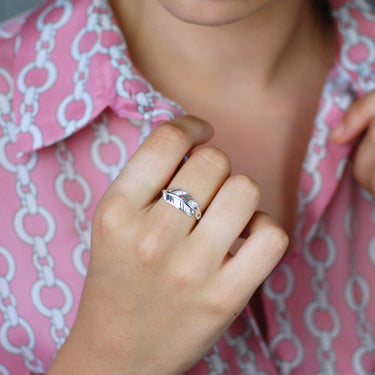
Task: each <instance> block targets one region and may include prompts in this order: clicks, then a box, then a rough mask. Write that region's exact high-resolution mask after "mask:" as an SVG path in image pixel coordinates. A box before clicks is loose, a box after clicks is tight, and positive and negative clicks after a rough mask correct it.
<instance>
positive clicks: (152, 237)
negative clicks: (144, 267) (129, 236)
mask: <svg viewBox="0 0 375 375" xmlns="http://www.w3.org/2000/svg"><path fill="white" fill-rule="evenodd" d="M163 252H164V250H163V245H162V239H161V238H160V233H158V232H155V231H150V232H146V233H142V235H141V236H140V237H139V239H138V241H137V254H138V257H139V259H140V261H141V262H142V263H150V262H154V261H155V260H156V259H158V258H160V256H161V254H162V253H163Z"/></svg>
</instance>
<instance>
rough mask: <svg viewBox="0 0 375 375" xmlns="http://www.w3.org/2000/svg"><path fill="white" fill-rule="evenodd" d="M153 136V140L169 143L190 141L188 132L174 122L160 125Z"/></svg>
mask: <svg viewBox="0 0 375 375" xmlns="http://www.w3.org/2000/svg"><path fill="white" fill-rule="evenodd" d="M151 135H153V138H156V139H157V140H161V141H163V142H167V143H186V142H187V139H188V137H187V134H186V132H185V131H184V130H183V129H182V128H181V127H179V126H177V125H175V124H174V123H172V122H165V123H163V124H161V125H159V126H158V127H157V128H156V129H155V130H154V131H153V132H152V133H151Z"/></svg>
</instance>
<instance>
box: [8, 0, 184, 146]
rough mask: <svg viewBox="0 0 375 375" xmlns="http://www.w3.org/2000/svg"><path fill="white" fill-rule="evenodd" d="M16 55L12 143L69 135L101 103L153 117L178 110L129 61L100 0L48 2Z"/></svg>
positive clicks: (24, 32) (40, 142)
mask: <svg viewBox="0 0 375 375" xmlns="http://www.w3.org/2000/svg"><path fill="white" fill-rule="evenodd" d="M18 42H19V44H18V48H17V50H16V54H15V65H14V76H15V80H14V82H15V90H14V100H13V108H14V112H15V114H16V123H17V125H18V127H17V133H18V136H17V148H18V149H19V151H21V152H30V151H33V150H36V149H39V148H41V147H45V146H49V145H51V144H53V143H55V142H58V141H59V140H62V139H64V138H67V137H69V136H70V135H72V134H73V133H75V132H76V131H78V130H79V129H81V128H83V127H85V126H86V125H88V124H89V123H90V122H91V121H92V120H93V119H95V118H96V117H97V116H98V115H99V114H100V113H101V112H102V111H103V110H104V109H105V108H107V107H110V108H111V109H112V110H113V111H114V112H115V113H116V114H117V115H118V116H120V117H126V118H129V119H135V120H145V121H150V122H152V123H158V122H161V121H166V120H167V119H170V118H172V117H175V116H178V115H181V114H182V113H183V110H182V109H181V108H180V107H179V106H178V105H177V104H176V103H174V102H173V101H170V100H168V99H166V98H164V97H163V96H162V95H161V94H160V93H158V92H157V91H155V90H154V89H153V87H152V86H151V85H150V84H149V83H148V82H147V81H146V80H145V78H144V77H143V76H142V74H140V72H139V71H137V69H136V68H135V66H134V65H133V64H132V62H131V59H130V56H129V53H128V50H127V47H126V43H125V40H124V37H123V35H122V33H121V31H120V29H119V27H118V25H117V22H116V20H115V17H114V16H113V13H112V10H111V8H110V6H109V5H108V3H107V1H106V0H70V1H69V0H66V1H55V0H48V1H47V2H46V3H45V4H44V5H42V6H41V7H40V8H38V9H36V10H35V11H34V12H33V13H31V14H30V15H29V16H28V17H27V19H26V21H25V23H24V25H23V27H22V29H21V31H20V33H19V39H18Z"/></svg>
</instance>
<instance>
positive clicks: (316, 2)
mask: <svg viewBox="0 0 375 375" xmlns="http://www.w3.org/2000/svg"><path fill="white" fill-rule="evenodd" d="M312 3H313V7H314V9H315V13H316V17H317V21H319V22H320V23H321V24H322V25H324V26H326V27H331V26H332V24H333V17H332V11H331V4H330V1H329V0H312Z"/></svg>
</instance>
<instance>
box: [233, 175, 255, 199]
mask: <svg viewBox="0 0 375 375" xmlns="http://www.w3.org/2000/svg"><path fill="white" fill-rule="evenodd" d="M230 180H231V183H232V184H233V187H234V189H236V191H238V193H239V194H247V195H249V196H250V198H251V199H254V200H257V201H259V199H260V187H259V185H258V184H257V183H256V182H255V181H254V180H253V179H252V178H251V177H249V176H248V175H245V174H237V175H234V176H231V177H230Z"/></svg>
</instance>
